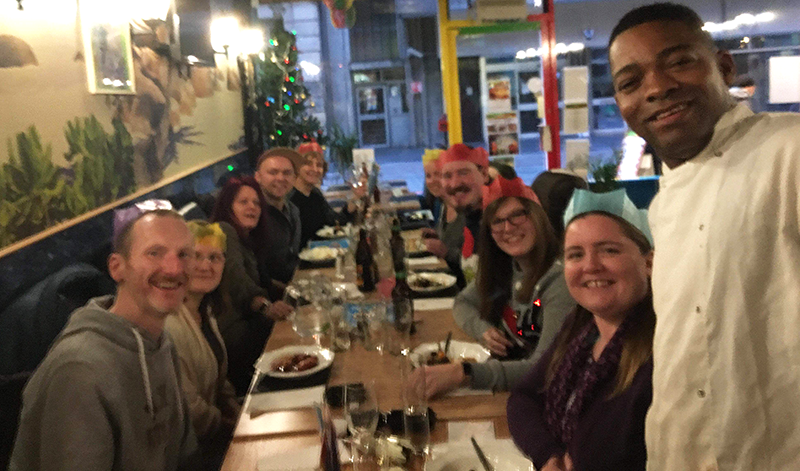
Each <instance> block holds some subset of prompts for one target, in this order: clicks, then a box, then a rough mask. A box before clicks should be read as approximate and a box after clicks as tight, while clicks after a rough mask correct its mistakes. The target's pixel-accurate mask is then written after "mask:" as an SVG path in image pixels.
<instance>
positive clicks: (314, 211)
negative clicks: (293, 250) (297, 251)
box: [289, 188, 353, 249]
mask: <svg viewBox="0 0 800 471" xmlns="http://www.w3.org/2000/svg"><path fill="white" fill-rule="evenodd" d="M289 201H291V202H292V203H293V204H294V205H295V206H296V207H297V209H298V211H299V214H300V248H301V249H302V248H303V247H305V246H306V244H307V243H308V241H309V240H311V239H313V238H314V236H315V235H316V233H317V231H318V230H320V229H322V228H323V227H325V226H335V225H336V224H337V223H338V224H341V225H344V224H347V223H348V222H352V220H353V215H352V214H350V213H349V212H348V211H347V206H345V207H344V208H342V211H341V212H336V211H335V210H334V209H333V208H332V207H331V205H330V204H329V203H328V200H326V199H325V196H324V195H323V194H322V191H320V189H319V188H314V189H312V190H311V193H310V194H309V195H308V196H306V195H304V194H303V193H301V192H299V191H298V190H297V189H296V188H293V189H292V191H290V192H289Z"/></svg>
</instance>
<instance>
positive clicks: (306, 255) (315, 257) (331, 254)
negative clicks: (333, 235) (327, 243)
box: [298, 247, 341, 262]
mask: <svg viewBox="0 0 800 471" xmlns="http://www.w3.org/2000/svg"><path fill="white" fill-rule="evenodd" d="M340 250H341V249H335V248H333V247H314V248H313V249H305V250H303V251H302V252H300V254H299V255H298V257H299V258H300V260H303V261H304V262H325V261H328V260H334V259H335V258H336V255H338V254H339V251H340Z"/></svg>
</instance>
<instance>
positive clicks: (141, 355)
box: [131, 328, 156, 419]
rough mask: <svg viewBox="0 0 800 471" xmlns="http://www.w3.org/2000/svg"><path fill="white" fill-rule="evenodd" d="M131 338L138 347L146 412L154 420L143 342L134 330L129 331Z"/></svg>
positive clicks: (151, 393)
mask: <svg viewBox="0 0 800 471" xmlns="http://www.w3.org/2000/svg"><path fill="white" fill-rule="evenodd" d="M131 330H132V331H133V336H134V337H136V344H137V345H138V346H139V367H140V368H141V369H142V379H143V380H144V393H145V394H146V395H147V411H148V412H149V413H150V418H151V419H153V418H155V415H156V411H155V408H154V407H153V391H152V390H151V389H150V373H149V371H148V369H147V359H146V358H145V355H144V342H143V341H142V334H140V333H139V332H138V331H137V330H136V329H133V328H132V329H131Z"/></svg>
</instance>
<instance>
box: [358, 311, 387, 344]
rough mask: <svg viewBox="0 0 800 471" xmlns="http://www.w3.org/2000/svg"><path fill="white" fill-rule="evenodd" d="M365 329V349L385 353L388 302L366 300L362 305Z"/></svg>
mask: <svg viewBox="0 0 800 471" xmlns="http://www.w3.org/2000/svg"><path fill="white" fill-rule="evenodd" d="M361 317H362V322H363V324H362V325H363V327H362V328H363V329H364V349H366V350H377V351H379V352H381V353H383V350H384V347H385V343H386V333H385V332H386V302H382V301H381V302H366V303H363V304H362V305H361Z"/></svg>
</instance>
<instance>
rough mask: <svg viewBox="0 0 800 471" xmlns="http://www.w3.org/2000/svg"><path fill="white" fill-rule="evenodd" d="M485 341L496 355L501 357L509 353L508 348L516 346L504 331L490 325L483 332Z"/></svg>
mask: <svg viewBox="0 0 800 471" xmlns="http://www.w3.org/2000/svg"><path fill="white" fill-rule="evenodd" d="M483 343H484V344H485V345H486V347H487V348H488V349H489V350H490V351H491V352H492V353H493V354H494V355H495V356H499V357H504V356H506V355H508V349H509V348H511V347H513V346H514V344H513V343H511V341H510V340H508V339H507V338H506V336H505V334H503V332H501V331H500V330H499V329H496V328H494V327H489V328H488V329H486V332H484V333H483Z"/></svg>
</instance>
